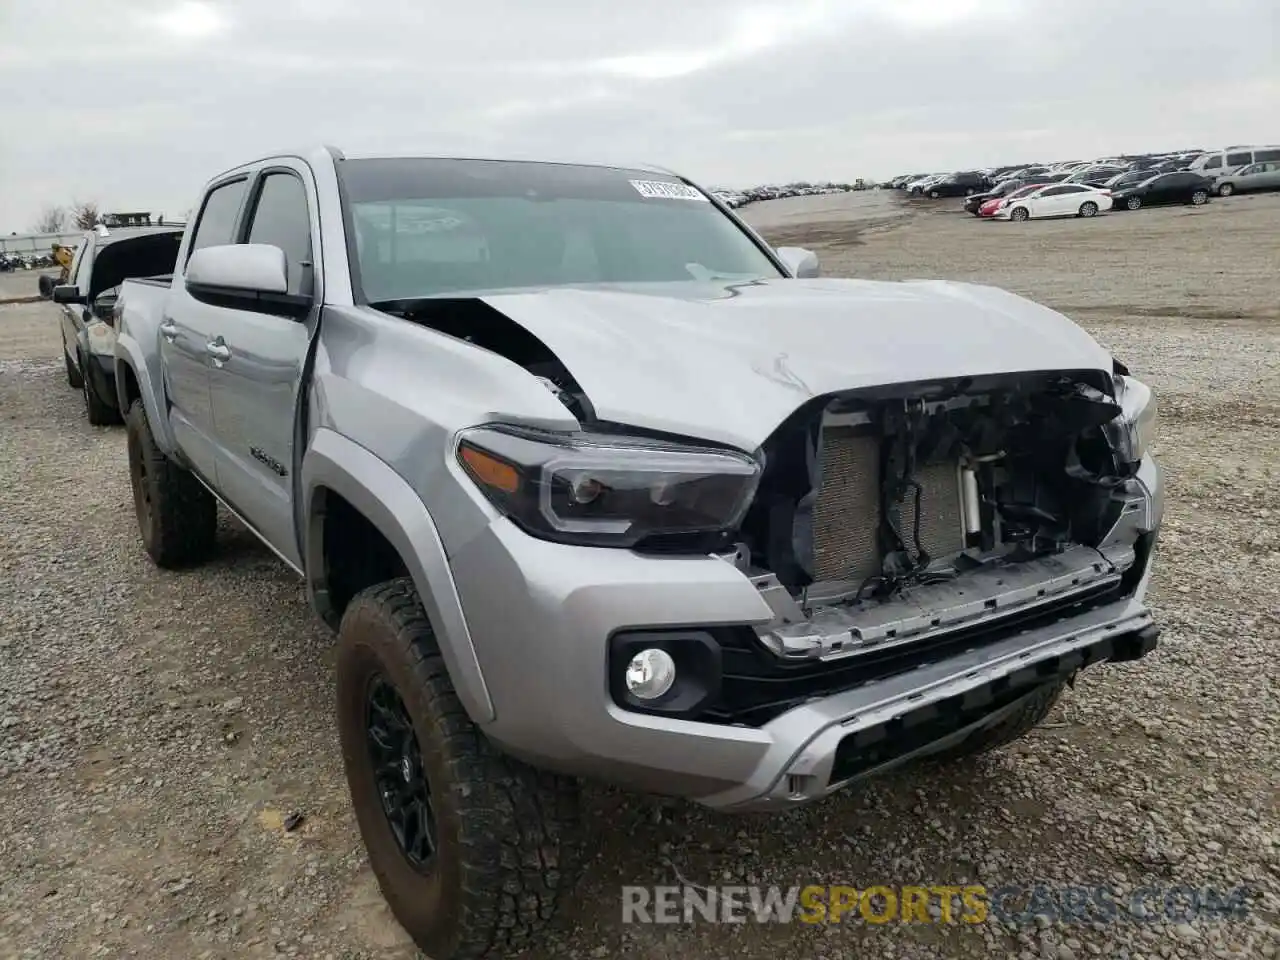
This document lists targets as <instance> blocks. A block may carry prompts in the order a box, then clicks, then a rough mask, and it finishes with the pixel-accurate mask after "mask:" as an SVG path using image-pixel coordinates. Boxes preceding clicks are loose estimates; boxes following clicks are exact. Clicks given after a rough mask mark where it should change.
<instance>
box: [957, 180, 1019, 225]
mask: <svg viewBox="0 0 1280 960" xmlns="http://www.w3.org/2000/svg"><path fill="white" fill-rule="evenodd" d="M1026 185H1027V182H1026V181H1025V180H1001V181H1000V182H999V183H997V184H996V185H995V186H993V187H992V188H991V189H990V190H985V191H983V192H982V193H975V194H973V195H972V196H970V197H966V198H965V201H964V211H965V213H972V214H973V215H974V216H975V217H976V216H978V215H979V214H978V210H979V209H980V208H981V207H982V205H983V204H984V203H986V202H987V201H988V200H998V199H1000V198H1002V197H1007V196H1008V195H1009V194H1011V193H1013V192H1014V191H1015V190H1021V189H1022V188H1023V187H1025V186H1026Z"/></svg>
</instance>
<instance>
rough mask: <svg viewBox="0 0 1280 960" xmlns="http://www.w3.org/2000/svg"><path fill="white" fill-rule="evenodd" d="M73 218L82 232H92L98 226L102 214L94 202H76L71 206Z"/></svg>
mask: <svg viewBox="0 0 1280 960" xmlns="http://www.w3.org/2000/svg"><path fill="white" fill-rule="evenodd" d="M71 217H72V219H73V220H74V221H75V224H76V226H77V227H79V228H80V229H81V230H92V229H93V228H94V227H95V226H97V223H98V220H99V219H101V217H102V213H101V211H99V210H98V205H97V203H95V202H94V201H92V200H76V201H75V202H74V203H72V204H71Z"/></svg>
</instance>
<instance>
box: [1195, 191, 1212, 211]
mask: <svg viewBox="0 0 1280 960" xmlns="http://www.w3.org/2000/svg"><path fill="white" fill-rule="evenodd" d="M1208 202H1209V191H1207V190H1197V191H1196V192H1195V193H1193V194H1191V205H1192V206H1193V207H1202V206H1204V205H1205V204H1206V203H1208Z"/></svg>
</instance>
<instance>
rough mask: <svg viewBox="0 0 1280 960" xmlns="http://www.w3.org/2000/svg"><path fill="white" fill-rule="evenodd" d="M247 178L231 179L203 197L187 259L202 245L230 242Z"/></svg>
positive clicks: (214, 245)
mask: <svg viewBox="0 0 1280 960" xmlns="http://www.w3.org/2000/svg"><path fill="white" fill-rule="evenodd" d="M248 185H249V181H248V180H233V181H232V182H231V183H224V184H222V185H221V186H218V187H214V188H213V189H212V190H210V191H209V195H208V196H207V197H205V200H204V207H203V208H202V209H201V210H200V218H199V219H198V220H197V221H196V227H195V230H196V232H195V234H194V235H193V236H192V237H191V248H190V249H189V250H188V251H187V259H190V258H191V254H193V253H195V252H196V251H197V250H199V249H201V248H202V247H216V246H218V245H219V244H223V243H231V242H232V231H233V230H235V227H236V217H237V216H238V215H239V213H240V202H241V201H242V200H244V192H245V189H246V188H247V187H248Z"/></svg>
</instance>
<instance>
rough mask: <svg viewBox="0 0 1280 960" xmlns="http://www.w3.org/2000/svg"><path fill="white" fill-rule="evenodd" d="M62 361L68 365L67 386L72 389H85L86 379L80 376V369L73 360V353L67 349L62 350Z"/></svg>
mask: <svg viewBox="0 0 1280 960" xmlns="http://www.w3.org/2000/svg"><path fill="white" fill-rule="evenodd" d="M62 362H63V363H65V364H66V365H67V386H69V387H70V388H71V389H72V390H82V389H84V380H83V379H81V377H80V371H79V370H77V369H76V365H75V364H74V363H72V362H71V354H69V353H67V351H66V350H65V349H64V350H63V351H62Z"/></svg>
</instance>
